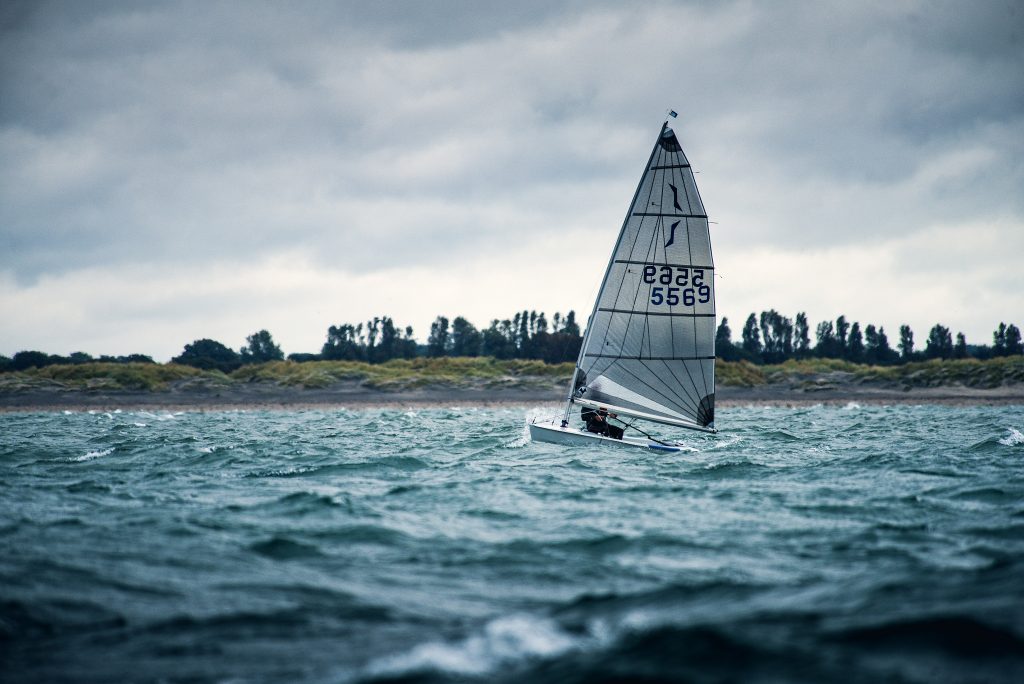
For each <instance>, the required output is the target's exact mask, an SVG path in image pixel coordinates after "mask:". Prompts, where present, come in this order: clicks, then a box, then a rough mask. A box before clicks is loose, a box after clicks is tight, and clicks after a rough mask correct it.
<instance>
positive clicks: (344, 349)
mask: <svg viewBox="0 0 1024 684" xmlns="http://www.w3.org/2000/svg"><path fill="white" fill-rule="evenodd" d="M293 356H295V355H294V354H293V355H291V356H289V357H288V358H292V357H293ZM320 356H321V358H324V359H327V360H329V361H365V360H366V345H365V343H364V340H363V324H362V323H360V324H359V325H358V326H355V327H353V326H352V325H350V324H348V323H343V324H342V325H339V326H334V325H332V326H331V327H330V328H328V329H327V341H326V342H324V346H323V348H322V349H321V350H320ZM296 360H308V359H296Z"/></svg>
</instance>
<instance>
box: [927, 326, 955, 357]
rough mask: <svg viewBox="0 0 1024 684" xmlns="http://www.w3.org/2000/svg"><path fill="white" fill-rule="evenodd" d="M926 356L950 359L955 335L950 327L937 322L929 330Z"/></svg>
mask: <svg viewBox="0 0 1024 684" xmlns="http://www.w3.org/2000/svg"><path fill="white" fill-rule="evenodd" d="M924 356H925V358H927V359H948V358H950V357H952V356H953V336H952V335H951V334H950V332H949V328H947V327H945V326H943V325H939V324H938V323H936V324H935V325H934V326H933V327H932V329H931V330H930V331H929V332H928V340H927V342H925V349H924Z"/></svg>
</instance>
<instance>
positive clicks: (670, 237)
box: [665, 221, 679, 248]
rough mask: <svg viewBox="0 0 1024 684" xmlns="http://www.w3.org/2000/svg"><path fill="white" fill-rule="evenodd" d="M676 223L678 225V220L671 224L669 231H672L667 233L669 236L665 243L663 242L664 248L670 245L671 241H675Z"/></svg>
mask: <svg viewBox="0 0 1024 684" xmlns="http://www.w3.org/2000/svg"><path fill="white" fill-rule="evenodd" d="M678 225H679V221H676V222H675V223H673V224H672V228H671V231H672V232H671V233H669V236H668V242H666V243H665V247H666V248H667V247H668V246H669V245H671V244H672V243H673V242H675V241H676V226H678Z"/></svg>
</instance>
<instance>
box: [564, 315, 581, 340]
mask: <svg viewBox="0 0 1024 684" xmlns="http://www.w3.org/2000/svg"><path fill="white" fill-rule="evenodd" d="M562 332H564V333H568V334H570V335H572V336H574V337H579V336H580V326H579V324H578V323H576V312H575V311H572V310H570V311H569V313H567V314H566V315H565V318H563V319H562Z"/></svg>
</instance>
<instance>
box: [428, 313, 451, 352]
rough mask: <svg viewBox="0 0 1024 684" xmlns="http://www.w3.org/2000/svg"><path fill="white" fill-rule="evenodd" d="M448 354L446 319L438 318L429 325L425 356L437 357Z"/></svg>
mask: <svg viewBox="0 0 1024 684" xmlns="http://www.w3.org/2000/svg"><path fill="white" fill-rule="evenodd" d="M447 352H448V319H447V318H445V317H444V316H438V317H437V318H436V319H434V322H433V323H431V324H430V337H428V338H427V356H433V357H435V358H436V357H439V356H444V355H445V354H446V353H447Z"/></svg>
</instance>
